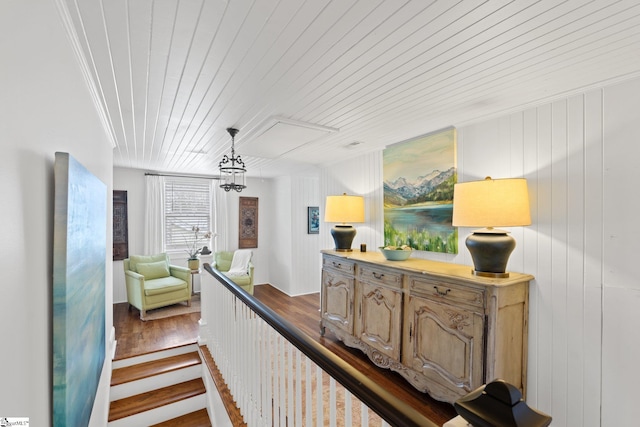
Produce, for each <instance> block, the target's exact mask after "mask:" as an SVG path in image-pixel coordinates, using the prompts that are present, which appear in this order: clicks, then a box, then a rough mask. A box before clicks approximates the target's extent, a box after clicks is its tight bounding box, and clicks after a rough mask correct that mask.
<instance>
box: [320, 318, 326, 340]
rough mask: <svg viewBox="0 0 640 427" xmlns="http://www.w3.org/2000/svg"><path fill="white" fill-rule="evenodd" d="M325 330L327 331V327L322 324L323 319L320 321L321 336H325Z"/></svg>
mask: <svg viewBox="0 0 640 427" xmlns="http://www.w3.org/2000/svg"><path fill="white" fill-rule="evenodd" d="M325 332H326V328H325V327H324V325H323V324H322V320H321V321H320V336H321V337H323V336H324V333H325Z"/></svg>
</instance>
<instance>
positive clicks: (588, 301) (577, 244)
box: [320, 79, 640, 427]
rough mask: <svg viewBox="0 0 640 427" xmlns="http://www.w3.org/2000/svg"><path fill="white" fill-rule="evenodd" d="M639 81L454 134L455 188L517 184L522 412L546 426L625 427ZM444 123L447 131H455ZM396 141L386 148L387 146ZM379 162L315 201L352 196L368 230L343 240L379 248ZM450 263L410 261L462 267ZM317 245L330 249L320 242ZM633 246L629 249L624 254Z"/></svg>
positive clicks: (638, 203)
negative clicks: (525, 303) (523, 184)
mask: <svg viewBox="0 0 640 427" xmlns="http://www.w3.org/2000/svg"><path fill="white" fill-rule="evenodd" d="M639 100H640V79H630V80H627V81H624V82H622V83H618V84H616V85H612V86H607V87H603V88H600V89H595V90H591V91H588V92H585V93H581V94H577V95H574V96H571V97H568V98H565V99H560V100H557V101H554V102H550V103H547V104H543V105H540V106H537V107H535V108H529V109H527V110H524V111H521V112H517V113H513V114H508V115H505V116H502V117H498V118H493V119H489V120H484V121H482V122H478V123H472V124H467V125H462V126H457V129H458V145H457V148H458V179H459V181H470V180H476V179H482V178H484V177H485V176H492V177H494V178H506V177H525V178H527V180H528V184H529V191H530V199H531V210H532V212H531V213H532V220H533V224H532V225H531V226H529V227H520V228H513V229H511V233H512V235H513V236H514V238H515V239H516V241H517V247H516V250H515V251H514V253H513V254H512V256H511V258H510V262H509V266H508V269H509V270H511V271H518V272H524V273H529V274H532V275H534V276H535V277H536V279H535V281H534V282H533V283H532V285H531V288H530V312H529V370H528V375H529V378H528V390H527V396H528V398H527V400H528V403H529V404H530V405H532V406H534V407H537V408H539V409H540V410H542V411H544V412H546V413H549V414H551V415H552V416H553V418H554V421H553V425H554V426H567V427H573V426H612V425H634V424H635V423H637V420H638V419H640V409H639V406H640V405H637V404H635V402H634V400H633V396H634V395H636V396H637V391H636V390H637V384H638V382H639V380H640V374H639V373H638V371H639V370H638V369H637V368H636V361H637V360H640V340H638V339H637V327H636V326H637V324H638V322H637V319H636V317H635V313H638V312H639V309H640V285H638V283H640V282H638V280H637V279H636V280H634V277H637V275H634V274H633V271H631V268H632V266H633V263H634V261H635V260H636V258H637V256H636V254H637V253H638V251H637V249H636V247H635V245H633V243H635V242H637V241H638V240H639V239H638V237H640V232H639V228H638V226H637V225H636V223H637V222H638V221H637V220H636V219H635V216H637V212H639V211H640V197H638V196H637V188H638V185H639V184H640V172H639V171H640V169H639V168H638V167H637V165H636V163H637V162H638V160H637V159H638V158H639V157H640V156H639V155H640V126H639V125H640V101H639ZM454 125H455V124H454ZM394 142H395V141H390V144H391V143H394ZM381 160H382V153H374V154H370V155H366V156H362V157H361V158H359V159H356V160H351V161H349V162H344V163H341V164H339V165H335V166H333V167H330V168H326V169H325V170H324V171H323V172H322V174H321V180H320V192H321V194H322V195H323V196H324V195H329V194H340V193H342V192H347V193H351V194H363V195H365V197H366V208H367V223H366V224H361V225H358V226H357V229H358V235H357V236H356V241H355V242H354V247H356V245H355V244H356V243H358V244H359V243H360V242H365V243H367V245H368V246H369V247H370V248H371V250H376V249H375V248H376V246H377V245H380V244H381V243H382V241H383V210H382V161H381ZM470 231H471V230H470V229H460V242H459V254H458V255H441V254H433V253H428V252H422V253H419V254H418V256H420V257H424V258H431V259H439V260H444V261H449V262H455V263H461V264H469V265H471V263H472V262H471V258H470V256H469V254H468V251H467V249H466V247H465V245H464V239H465V238H466V236H467V235H468V234H469V233H470ZM322 243H323V245H324V247H332V244H333V242H332V240H331V237H330V235H328V233H323V242H322ZM632 245H633V246H632Z"/></svg>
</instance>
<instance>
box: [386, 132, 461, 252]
mask: <svg viewBox="0 0 640 427" xmlns="http://www.w3.org/2000/svg"><path fill="white" fill-rule="evenodd" d="M383 164H384V166H383V175H384V245H385V246H402V245H408V246H411V247H412V248H413V249H416V250H421V251H431V252H443V253H450V254H457V253H458V229H457V227H453V226H452V225H451V218H452V214H453V185H454V184H455V183H456V181H457V176H458V174H457V170H456V130H455V128H447V129H445V130H442V131H439V132H436V133H432V134H428V135H425V136H421V137H419V138H416V139H412V140H409V141H405V142H401V143H398V144H394V145H392V146H390V147H388V148H386V149H385V150H384V152H383Z"/></svg>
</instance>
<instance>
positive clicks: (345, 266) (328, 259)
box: [322, 256, 355, 276]
mask: <svg viewBox="0 0 640 427" xmlns="http://www.w3.org/2000/svg"><path fill="white" fill-rule="evenodd" d="M322 267H323V268H332V269H334V270H338V271H341V272H343V273H345V274H350V275H352V276H353V274H354V271H355V263H354V262H353V261H349V260H346V259H344V258H338V257H332V256H324V257H323V258H322Z"/></svg>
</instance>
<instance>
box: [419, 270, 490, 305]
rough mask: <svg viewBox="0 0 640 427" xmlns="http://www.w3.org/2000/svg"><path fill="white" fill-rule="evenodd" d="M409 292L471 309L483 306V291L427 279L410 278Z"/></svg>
mask: <svg viewBox="0 0 640 427" xmlns="http://www.w3.org/2000/svg"><path fill="white" fill-rule="evenodd" d="M409 290H410V291H411V293H412V294H413V293H415V294H417V295H420V296H423V297H427V298H430V299H432V300H436V301H442V302H447V303H451V304H467V305H470V306H473V307H483V306H484V291H482V290H480V289H476V288H472V287H465V286H461V285H454V284H452V283H448V282H445V281H442V280H438V279H433V278H429V277H419V276H410V277H409Z"/></svg>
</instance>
